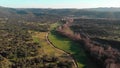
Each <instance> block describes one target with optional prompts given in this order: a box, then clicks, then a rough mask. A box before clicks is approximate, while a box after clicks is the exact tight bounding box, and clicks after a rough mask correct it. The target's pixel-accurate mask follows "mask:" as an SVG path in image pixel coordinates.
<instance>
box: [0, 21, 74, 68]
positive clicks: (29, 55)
mask: <svg viewBox="0 0 120 68" xmlns="http://www.w3.org/2000/svg"><path fill="white" fill-rule="evenodd" d="M48 29H49V24H47V23H31V22H25V21H24V22H18V21H17V20H13V21H12V20H9V19H7V20H6V19H1V20H0V68H72V65H73V63H72V62H71V61H69V60H61V59H59V57H56V56H49V55H45V54H39V53H38V50H39V49H41V44H40V42H39V43H38V42H34V40H33V38H32V36H31V34H30V33H29V30H32V31H40V32H41V31H42V32H44V31H48Z"/></svg>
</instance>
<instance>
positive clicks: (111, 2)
mask: <svg viewBox="0 0 120 68" xmlns="http://www.w3.org/2000/svg"><path fill="white" fill-rule="evenodd" d="M0 6H3V7H11V8H98V7H120V0H0Z"/></svg>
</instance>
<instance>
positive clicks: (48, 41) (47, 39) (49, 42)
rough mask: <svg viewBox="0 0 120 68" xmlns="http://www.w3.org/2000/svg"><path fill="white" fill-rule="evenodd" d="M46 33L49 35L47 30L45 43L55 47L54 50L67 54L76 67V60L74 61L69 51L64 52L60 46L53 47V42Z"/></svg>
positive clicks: (76, 67)
mask: <svg viewBox="0 0 120 68" xmlns="http://www.w3.org/2000/svg"><path fill="white" fill-rule="evenodd" d="M48 35H49V32H48V33H47V34H46V41H47V43H48V44H50V45H51V46H52V47H53V48H55V49H56V50H58V51H60V52H63V53H65V54H67V56H69V57H70V58H71V60H72V62H73V64H74V67H75V68H78V65H77V62H76V60H75V59H74V57H73V55H71V54H70V53H69V52H66V51H64V50H62V49H60V48H57V47H55V46H54V44H53V43H52V42H51V41H50V40H49V38H48Z"/></svg>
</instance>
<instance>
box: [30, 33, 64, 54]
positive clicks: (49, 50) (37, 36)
mask: <svg viewBox="0 0 120 68" xmlns="http://www.w3.org/2000/svg"><path fill="white" fill-rule="evenodd" d="M46 33H47V32H32V37H33V40H34V42H38V43H39V44H40V46H41V48H40V49H39V54H46V55H49V56H61V55H62V54H63V53H61V52H59V51H56V50H55V49H54V48H53V47H51V46H50V45H49V44H48V43H47V41H46V38H45V36H46Z"/></svg>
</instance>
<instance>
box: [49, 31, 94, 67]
mask: <svg viewBox="0 0 120 68" xmlns="http://www.w3.org/2000/svg"><path fill="white" fill-rule="evenodd" d="M49 39H50V41H51V42H52V43H53V44H54V46H56V47H57V48H60V49H62V50H64V51H66V52H69V53H71V54H73V55H74V58H75V59H76V61H77V63H78V66H79V68H96V67H95V65H94V64H93V63H91V62H90V60H89V59H88V57H87V56H86V54H85V52H84V50H83V48H82V45H81V44H80V43H78V42H75V41H72V40H70V39H69V38H67V37H64V36H62V35H60V34H59V33H57V32H55V31H54V30H51V32H50V34H49Z"/></svg>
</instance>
